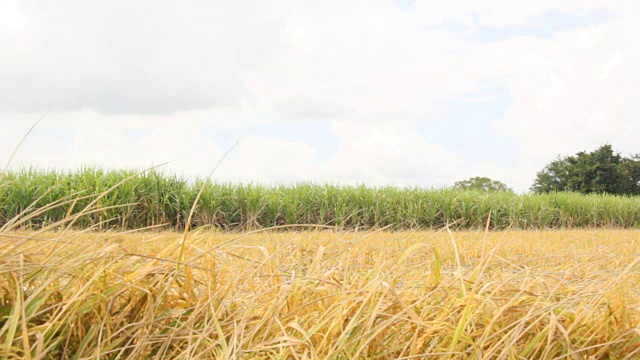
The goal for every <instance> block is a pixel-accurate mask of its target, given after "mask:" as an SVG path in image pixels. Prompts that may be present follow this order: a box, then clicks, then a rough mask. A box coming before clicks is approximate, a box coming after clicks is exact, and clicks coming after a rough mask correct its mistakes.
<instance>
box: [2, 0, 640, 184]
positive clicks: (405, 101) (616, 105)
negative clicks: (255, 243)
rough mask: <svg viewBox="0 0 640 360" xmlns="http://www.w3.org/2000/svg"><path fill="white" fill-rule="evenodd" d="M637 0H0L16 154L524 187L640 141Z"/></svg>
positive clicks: (292, 177) (8, 122)
mask: <svg viewBox="0 0 640 360" xmlns="http://www.w3.org/2000/svg"><path fill="white" fill-rule="evenodd" d="M639 14H640V2H638V1H637V0H539V1H511V0H459V1H449V0H413V1H412V0H366V1H365V0H352V1H334V0H324V1H305V0H303V1H301V0H273V1H253V0H236V1H210V0H208V1H204V0H201V1H200V0H181V1H165V0H154V1H151V0H138V1H125V0H112V1H92V0H82V1H81V0H21V1H18V0H0V162H2V163H4V162H6V160H7V159H8V158H9V157H10V154H11V152H12V151H13V149H14V148H15V146H16V144H17V143H18V142H19V141H20V139H21V138H22V135H23V134H24V133H25V132H26V131H27V130H28V128H29V127H30V126H31V125H32V124H33V123H34V122H35V121H36V120H37V119H38V118H40V117H41V116H42V115H43V114H44V113H47V115H46V116H45V117H44V119H43V120H42V122H41V123H40V124H39V125H38V127H37V128H36V130H35V131H34V132H33V133H32V135H31V136H30V137H29V138H28V139H27V141H26V142H25V143H24V145H23V147H22V148H21V149H20V151H19V153H18V155H17V157H16V158H15V160H14V163H13V166H16V167H20V166H38V167H46V168H60V169H67V168H77V167H78V166H81V165H98V166H102V167H110V168H111V167H134V168H140V167H145V166H149V165H153V164H157V163H161V162H165V161H171V163H170V164H168V165H166V166H165V169H166V170H167V171H169V172H175V173H179V174H182V175H185V176H197V175H204V174H207V173H208V172H209V170H210V169H211V168H212V167H213V166H214V165H215V163H216V162H217V161H218V159H219V158H220V156H221V155H222V154H223V153H224V152H225V151H226V150H227V149H228V148H229V147H230V146H231V145H233V144H234V143H235V142H236V141H237V140H239V139H241V142H240V144H239V145H238V146H237V147H235V148H234V149H233V150H232V152H231V153H230V155H229V156H228V157H227V159H226V160H225V161H224V162H223V164H222V166H221V167H220V168H219V169H218V171H217V173H216V175H215V177H216V178H217V179H219V180H233V181H258V182H265V183H275V182H278V183H280V182H296V181H308V180H312V181H330V182H340V183H343V182H344V183H369V184H376V185H387V184H396V185H419V186H443V185H450V184H452V183H453V182H454V181H456V180H461V179H464V178H467V177H471V176H488V177H491V178H495V179H499V180H502V181H504V182H506V183H507V184H508V185H510V186H512V187H514V188H515V189H516V190H518V191H525V190H527V189H528V187H529V186H530V185H531V183H532V180H533V178H534V177H535V173H536V171H538V170H540V169H541V168H542V167H543V166H544V165H545V164H546V163H548V162H549V161H551V160H553V159H554V158H555V157H556V156H557V155H559V154H572V153H575V152H577V151H579V150H589V149H593V148H595V147H597V146H599V145H602V144H605V143H611V144H612V145H613V146H614V148H616V149H617V150H619V151H621V152H623V153H625V154H629V153H640V142H638V141H637V138H638V135H637V134H640V95H639V94H640V70H639V67H638V64H640V41H638V36H637V35H638V34H639V33H640V15H639Z"/></svg>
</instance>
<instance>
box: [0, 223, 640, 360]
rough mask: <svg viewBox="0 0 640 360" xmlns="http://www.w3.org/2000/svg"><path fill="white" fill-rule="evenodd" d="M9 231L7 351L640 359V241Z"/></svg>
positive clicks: (4, 286)
mask: <svg viewBox="0 0 640 360" xmlns="http://www.w3.org/2000/svg"><path fill="white" fill-rule="evenodd" d="M181 240H182V234H178V233H141V234H124V233H88V232H66V233H61V232H60V233H41V234H38V233H15V232H12V233H5V234H3V235H1V237H0V295H1V302H2V303H1V304H0V311H1V314H0V315H1V316H2V319H0V356H2V357H3V358H21V359H22V358H31V359H43V358H45V359H49V358H51V359H58V358H62V359H67V358H69V359H89V358H92V359H105V358H119V359H160V358H172V359H197V358H205V359H206V358H220V359H236V358H264V359H351V358H363V359H392V358H393V359H395V358H403V359H420V358H451V359H454V358H471V359H499V358H500V359H564V358H567V359H585V358H594V359H622V358H628V359H636V358H640V332H639V331H638V330H639V328H638V324H639V320H640V309H639V308H638V304H640V302H639V300H640V299H639V297H640V281H639V280H640V272H639V271H640V264H638V261H640V231H635V230H633V231H632V230H625V231H614V230H597V231H586V230H584V231H543V232H533V231H531V232H525V231H511V232H507V233H488V234H485V233H483V232H456V233H453V234H448V233H447V232H446V231H442V232H440V233H435V232H400V233H384V232H379V233H341V232H280V233H254V234H228V233H227V234H224V233H216V232H210V231H204V230H199V231H196V232H194V233H192V234H190V235H189V237H188V240H187V242H186V243H185V244H184V254H183V259H184V263H183V264H178V263H177V262H176V261H177V259H178V258H179V255H178V254H179V252H180V251H181V244H180V242H181Z"/></svg>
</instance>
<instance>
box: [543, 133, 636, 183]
mask: <svg viewBox="0 0 640 360" xmlns="http://www.w3.org/2000/svg"><path fill="white" fill-rule="evenodd" d="M531 190H532V191H533V192H535V193H549V192H555V191H574V192H579V193H583V194H591V193H599V194H601V193H607V194H615V195H640V156H639V155H634V156H631V157H623V156H622V155H620V153H618V152H615V151H614V150H613V148H612V146H611V145H603V146H601V147H600V148H598V149H596V150H594V151H592V152H584V151H581V152H579V153H577V154H575V155H573V156H567V157H558V158H557V159H556V160H555V161H553V162H551V163H550V164H548V165H547V166H546V167H545V168H544V169H542V171H540V172H538V174H537V176H536V180H535V182H534V184H533V186H532V187H531Z"/></svg>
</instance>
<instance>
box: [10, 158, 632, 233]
mask: <svg viewBox="0 0 640 360" xmlns="http://www.w3.org/2000/svg"><path fill="white" fill-rule="evenodd" d="M127 178H129V179H128V180H127ZM125 180H126V181H125ZM119 183H120V185H118V184H119ZM202 184H203V181H202V180H196V181H187V180H185V179H183V178H180V177H177V176H169V175H166V174H163V173H161V172H155V171H151V172H146V173H143V174H140V175H136V173H135V172H133V171H102V170H97V169H82V170H79V171H77V172H70V173H63V172H55V171H42V170H22V171H14V172H9V173H7V174H5V175H4V176H3V177H2V180H1V182H0V226H4V229H5V230H6V229H8V228H24V227H29V228H42V227H51V228H56V227H62V226H68V225H71V226H73V227H75V228H96V229H102V230H106V229H139V228H144V227H150V226H160V227H165V228H172V229H176V230H181V229H184V226H185V221H186V219H187V218H188V214H189V211H190V209H191V206H192V205H193V203H194V201H195V199H196V196H197V194H198V191H199V190H200V188H201V187H202ZM116 185H117V186H116ZM488 219H490V221H489V224H490V227H491V228H492V229H506V228H508V227H511V228H515V229H549V228H579V227H623V228H630V227H639V225H640V198H638V197H620V196H610V195H580V194H575V193H552V194H540V195H516V194H512V193H508V192H479V191H462V190H453V189H423V188H395V187H380V188H378V187H368V186H338V185H317V184H298V185H287V186H284V185H283V186H263V185H246V184H224V183H211V184H208V185H206V186H205V188H204V191H203V193H202V196H201V198H200V201H199V202H198V205H197V208H196V211H195V214H194V216H193V219H192V225H193V226H194V227H199V226H212V227H214V228H218V229H222V230H247V229H256V228H266V227H273V226H277V225H289V224H317V225H329V226H337V227H341V228H347V229H356V228H358V229H377V228H383V227H389V228H390V229H394V230H400V229H436V228H441V227H443V226H445V225H447V224H450V225H452V227H453V228H456V229H478V228H484V227H485V225H486V224H487V221H488Z"/></svg>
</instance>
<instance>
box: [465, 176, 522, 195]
mask: <svg viewBox="0 0 640 360" xmlns="http://www.w3.org/2000/svg"><path fill="white" fill-rule="evenodd" d="M453 187H454V188H455V189H460V190H481V191H508V192H511V189H509V187H508V186H507V185H506V184H504V183H502V182H500V181H498V180H491V179H489V178H488V177H473V178H470V179H467V180H462V181H457V182H456V183H455V184H454V185H453Z"/></svg>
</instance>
